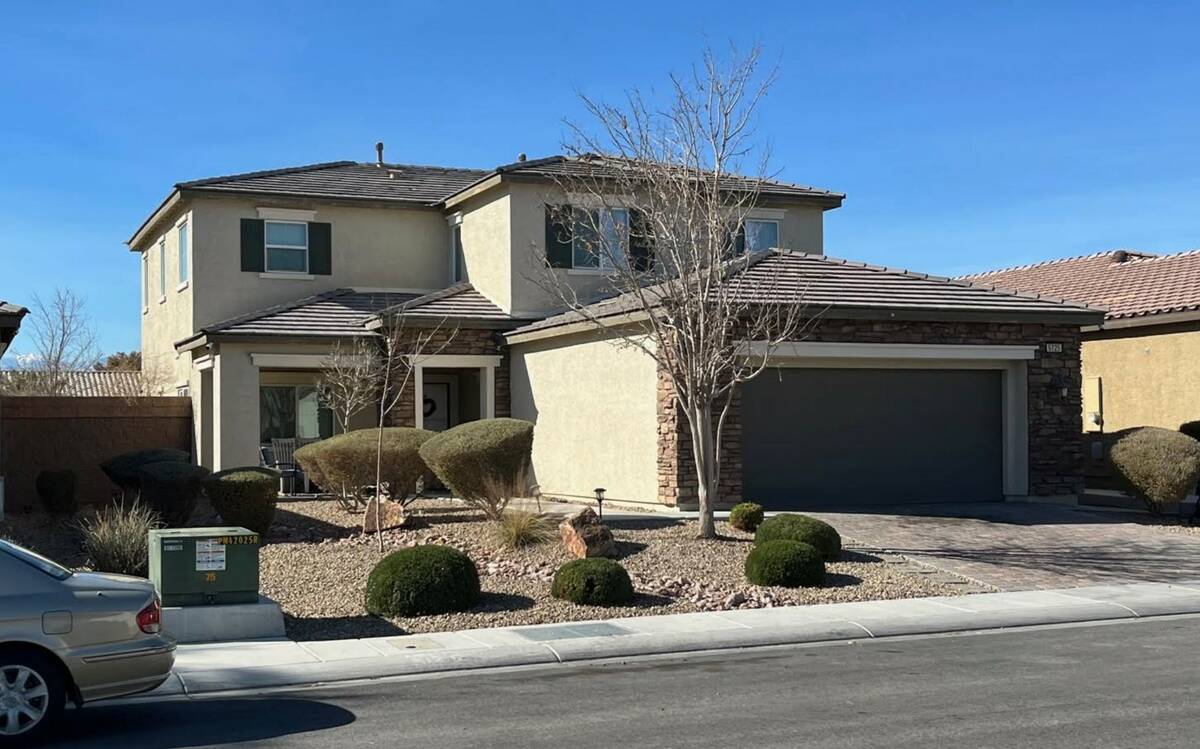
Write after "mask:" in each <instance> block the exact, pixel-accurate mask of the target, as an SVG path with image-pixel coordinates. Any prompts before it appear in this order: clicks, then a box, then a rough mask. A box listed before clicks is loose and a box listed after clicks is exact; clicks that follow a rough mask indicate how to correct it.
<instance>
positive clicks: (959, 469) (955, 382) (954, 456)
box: [742, 368, 1002, 509]
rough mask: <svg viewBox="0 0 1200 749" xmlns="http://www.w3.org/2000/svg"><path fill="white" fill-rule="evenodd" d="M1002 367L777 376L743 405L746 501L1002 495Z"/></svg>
mask: <svg viewBox="0 0 1200 749" xmlns="http://www.w3.org/2000/svg"><path fill="white" fill-rule="evenodd" d="M1000 383H1001V380H1000V372H998V371H995V370H928V369H799V368H797V369H780V370H772V371H768V372H765V373H764V374H763V375H762V376H760V377H759V378H757V379H755V380H754V381H752V382H750V383H747V385H746V386H745V389H744V391H743V396H742V436H743V483H744V493H745V496H746V498H747V499H749V500H752V501H756V502H761V503H762V504H764V505H766V506H768V507H774V508H797V509H803V508H805V507H807V508H812V509H817V508H841V509H850V508H851V507H853V506H875V505H887V504H908V503H914V502H956V501H981V500H988V499H999V498H1001V464H1002V447H1001V440H1002V426H1001V384H1000Z"/></svg>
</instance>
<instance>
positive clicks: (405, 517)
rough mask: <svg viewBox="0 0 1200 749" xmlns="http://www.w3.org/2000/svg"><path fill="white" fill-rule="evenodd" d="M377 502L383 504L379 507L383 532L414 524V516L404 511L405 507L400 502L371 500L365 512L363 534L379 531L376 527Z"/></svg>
mask: <svg viewBox="0 0 1200 749" xmlns="http://www.w3.org/2000/svg"><path fill="white" fill-rule="evenodd" d="M377 502H381V504H380V506H379V522H380V525H382V526H383V530H385V531H386V530H389V529H391V528H403V527H405V526H411V525H412V524H413V520H412V516H411V515H409V514H408V513H407V512H405V511H404V507H403V506H402V505H401V504H400V503H399V502H393V501H392V500H390V499H384V500H378V499H375V498H371V500H370V501H369V502H367V509H366V510H365V511H364V512H363V533H375V532H376V531H378V530H379V528H378V527H376V525H375V504H376V503H377Z"/></svg>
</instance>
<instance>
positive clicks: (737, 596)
mask: <svg viewBox="0 0 1200 749" xmlns="http://www.w3.org/2000/svg"><path fill="white" fill-rule="evenodd" d="M745 602H746V596H745V595H743V594H742V593H731V594H729V597H728V598H726V599H725V605H726V606H727V607H729V608H733V607H734V606H741V605H742V604H743V603H745Z"/></svg>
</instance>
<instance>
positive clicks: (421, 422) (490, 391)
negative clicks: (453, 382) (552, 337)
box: [410, 354, 504, 429]
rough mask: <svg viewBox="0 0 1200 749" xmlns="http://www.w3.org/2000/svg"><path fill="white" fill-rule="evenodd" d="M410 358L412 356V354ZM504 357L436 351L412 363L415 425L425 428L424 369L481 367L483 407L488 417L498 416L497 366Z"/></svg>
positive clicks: (480, 384)
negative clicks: (439, 352)
mask: <svg viewBox="0 0 1200 749" xmlns="http://www.w3.org/2000/svg"><path fill="white" fill-rule="evenodd" d="M410 358H411V357H410ZM503 358H504V357H501V356H495V355H490V354H434V355H432V356H421V357H417V358H416V362H415V363H414V365H413V377H414V379H413V426H415V427H416V428H417V429H424V428H425V368H426V367H429V368H434V369H442V368H445V369H478V370H479V374H480V377H479V390H480V393H479V395H480V402H479V405H480V409H481V411H482V414H483V418H485V419H494V418H496V367H498V366H500V362H501V360H503Z"/></svg>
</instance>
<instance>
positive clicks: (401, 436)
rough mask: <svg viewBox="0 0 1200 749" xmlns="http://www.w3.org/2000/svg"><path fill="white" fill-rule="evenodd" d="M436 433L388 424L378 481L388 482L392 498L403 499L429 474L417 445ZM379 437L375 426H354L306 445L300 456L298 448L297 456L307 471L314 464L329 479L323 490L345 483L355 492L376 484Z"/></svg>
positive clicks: (325, 478) (349, 490) (347, 488)
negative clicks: (367, 427)
mask: <svg viewBox="0 0 1200 749" xmlns="http://www.w3.org/2000/svg"><path fill="white" fill-rule="evenodd" d="M435 434H436V433H435V432H430V431H427V430H425V429H413V428H411V427H387V428H385V429H384V430H383V451H382V453H381V454H380V480H381V481H383V482H385V483H386V484H387V485H388V490H389V491H390V492H391V495H392V498H393V499H396V500H403V499H404V498H405V497H406V496H408V495H409V494H411V493H413V491H415V490H416V486H417V481H418V480H419V479H420V478H421V477H422V476H425V475H426V474H428V473H429V468H428V467H426V465H425V461H424V460H423V459H422V458H421V452H420V448H421V446H422V445H423V444H425V443H426V442H428V441H429V440H430V439H431V438H433V437H434V436H435ZM378 440H379V430H378V429H356V430H354V431H352V432H346V433H345V434H339V435H337V436H335V437H330V438H329V439H327V440H322V441H320V442H317V443H314V444H312V445H306V446H305V448H304V449H305V450H308V452H307V453H305V454H304V455H303V456H302V455H301V451H299V450H297V451H296V459H297V461H303V462H301V466H302V467H304V469H305V470H306V471H307V470H308V465H309V464H314V465H315V467H316V469H317V472H318V473H319V474H320V475H321V478H322V479H324V480H325V481H326V482H328V485H326V486H325V488H326V489H328V490H330V491H332V490H334V489H341V488H342V487H343V486H344V487H345V488H346V490H347V491H348V492H350V493H352V494H357V492H358V490H359V488H360V487H363V486H371V485H373V484H374V483H375V457H376V450H377V448H378V446H379V445H378ZM310 448H311V449H310ZM311 475H312V474H310V476H311ZM317 483H323V482H321V481H318V482H317Z"/></svg>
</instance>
